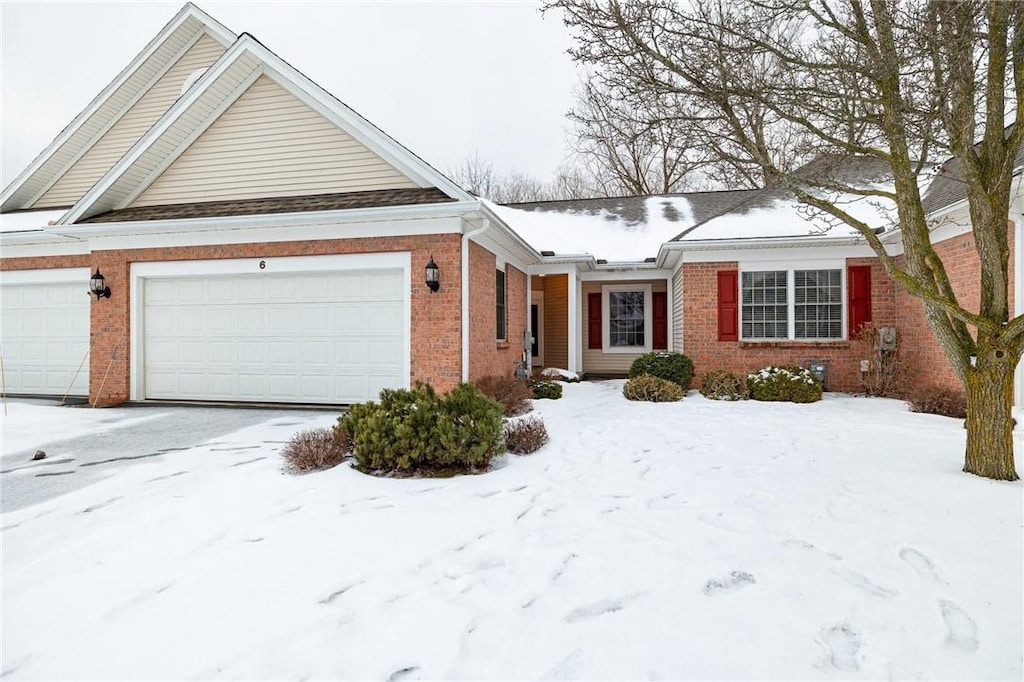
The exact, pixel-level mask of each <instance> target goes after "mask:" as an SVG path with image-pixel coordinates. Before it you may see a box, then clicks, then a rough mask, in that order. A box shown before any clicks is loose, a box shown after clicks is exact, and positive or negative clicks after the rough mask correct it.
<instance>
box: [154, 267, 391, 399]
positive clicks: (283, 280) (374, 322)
mask: <svg viewBox="0 0 1024 682" xmlns="http://www.w3.org/2000/svg"><path fill="white" fill-rule="evenodd" d="M406 289H407V285H406V284H405V282H404V276H403V272H402V270H400V269H394V270H391V269H389V270H379V269H374V270H361V271H344V272H316V273H289V274H273V275H229V276H209V277H206V276H204V277H180V278H169V279H164V278H160V279H148V280H145V282H144V285H143V292H144V294H143V296H144V313H143V329H144V331H143V364H144V367H145V371H144V383H143V386H144V391H145V397H147V398H162V399H176V400H180V399H190V400H225V401H243V402H244V401H254V402H299V403H329V404H338V403H354V402H362V401H365V400H369V399H373V398H376V397H377V394H378V393H379V392H380V389H381V388H385V387H388V388H394V387H401V386H405V385H407V383H408V382H407V377H406V371H407V370H406V357H405V356H406V353H407V350H406V349H407V347H408V345H407V343H406V341H405V333H406V331H405V330H406V324H405V319H404V316H405V305H404V296H405V292H406Z"/></svg>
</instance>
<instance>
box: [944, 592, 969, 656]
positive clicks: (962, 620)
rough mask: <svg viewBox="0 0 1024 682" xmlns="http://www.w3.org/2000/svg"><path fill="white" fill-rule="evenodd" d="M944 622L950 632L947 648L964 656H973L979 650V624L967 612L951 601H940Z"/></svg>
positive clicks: (947, 638)
mask: <svg viewBox="0 0 1024 682" xmlns="http://www.w3.org/2000/svg"><path fill="white" fill-rule="evenodd" d="M939 609H940V610H941V611H942V620H944V621H946V627H947V628H948V629H949V632H948V633H947V634H946V641H945V642H943V644H945V645H946V647H948V648H950V649H953V650H954V651H958V652H960V653H963V654H973V653H974V652H975V651H977V650H978V624H977V623H975V622H974V619H973V618H971V617H970V616H969V615H967V612H966V611H964V610H963V609H962V608H960V607H959V606H957V605H956V604H954V603H953V602H951V601H946V600H945V599H940V600H939Z"/></svg>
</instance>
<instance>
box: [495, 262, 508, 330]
mask: <svg viewBox="0 0 1024 682" xmlns="http://www.w3.org/2000/svg"><path fill="white" fill-rule="evenodd" d="M494 314H495V336H496V337H497V339H498V340H499V341H504V340H505V325H506V318H505V271H504V270H495V271H494Z"/></svg>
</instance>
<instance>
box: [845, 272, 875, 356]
mask: <svg viewBox="0 0 1024 682" xmlns="http://www.w3.org/2000/svg"><path fill="white" fill-rule="evenodd" d="M846 291H847V298H848V299H849V305H848V306H847V307H848V311H847V314H846V319H847V322H848V323H849V328H850V336H849V338H851V339H853V338H856V337H857V333H858V332H859V331H860V327H861V325H863V324H866V323H868V322H870V321H871V266H870V265H851V266H850V267H849V268H848V269H847V272H846Z"/></svg>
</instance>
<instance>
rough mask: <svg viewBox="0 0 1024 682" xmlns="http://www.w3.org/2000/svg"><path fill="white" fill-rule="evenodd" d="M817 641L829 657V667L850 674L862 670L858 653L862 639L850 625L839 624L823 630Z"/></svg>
mask: <svg viewBox="0 0 1024 682" xmlns="http://www.w3.org/2000/svg"><path fill="white" fill-rule="evenodd" d="M817 641H818V644H820V645H821V646H822V647H823V648H824V649H825V652H826V654H827V655H828V665H831V666H832V667H833V668H835V669H836V670H841V671H843V672H848V673H855V672H857V671H858V670H860V664H859V663H857V652H858V651H860V647H861V637H860V634H859V633H858V632H857V631H856V630H854V629H853V628H852V627H851V626H850V625H849V624H847V623H839V624H838V625H833V626H832V627H830V628H827V629H825V630H822V631H821V633H820V634H819V635H818V640H817Z"/></svg>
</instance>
